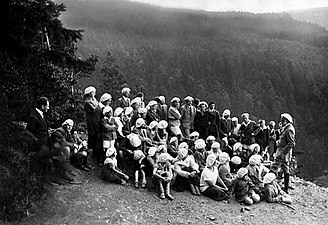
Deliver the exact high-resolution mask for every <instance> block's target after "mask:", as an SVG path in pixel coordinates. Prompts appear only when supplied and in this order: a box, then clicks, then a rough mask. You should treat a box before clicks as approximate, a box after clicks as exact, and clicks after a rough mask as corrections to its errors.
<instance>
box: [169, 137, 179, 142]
mask: <svg viewBox="0 0 328 225" xmlns="http://www.w3.org/2000/svg"><path fill="white" fill-rule="evenodd" d="M175 141H178V138H177V137H171V139H170V143H172V142H175Z"/></svg>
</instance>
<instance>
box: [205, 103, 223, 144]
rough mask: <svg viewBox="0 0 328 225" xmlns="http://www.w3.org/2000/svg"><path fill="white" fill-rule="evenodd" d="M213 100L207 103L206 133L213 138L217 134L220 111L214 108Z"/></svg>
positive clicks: (216, 136)
mask: <svg viewBox="0 0 328 225" xmlns="http://www.w3.org/2000/svg"><path fill="white" fill-rule="evenodd" d="M215 105H216V104H215V102H210V104H209V105H208V135H212V136H214V137H215V139H217V138H218V136H219V126H218V125H219V119H220V113H219V111H218V110H216V109H215Z"/></svg>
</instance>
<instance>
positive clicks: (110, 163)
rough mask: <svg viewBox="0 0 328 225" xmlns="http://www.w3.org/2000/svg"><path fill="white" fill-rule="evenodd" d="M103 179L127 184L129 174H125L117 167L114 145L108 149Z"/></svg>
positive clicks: (102, 174)
mask: <svg viewBox="0 0 328 225" xmlns="http://www.w3.org/2000/svg"><path fill="white" fill-rule="evenodd" d="M101 179H103V180H104V181H106V182H109V183H116V184H122V185H125V184H126V181H127V180H128V179H129V176H128V175H126V174H124V173H123V172H122V171H121V170H120V169H119V168H118V167H117V160H116V149H115V148H114V147H110V148H108V149H107V151H106V159H105V161H104V166H103V167H102V172H101Z"/></svg>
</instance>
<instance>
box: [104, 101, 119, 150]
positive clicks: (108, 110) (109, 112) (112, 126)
mask: <svg viewBox="0 0 328 225" xmlns="http://www.w3.org/2000/svg"><path fill="white" fill-rule="evenodd" d="M103 114H104V117H103V118H102V119H101V127H102V132H101V133H102V140H103V149H104V155H105V153H106V151H107V149H109V148H114V147H115V140H116V138H117V134H116V131H117V127H118V126H117V124H116V120H115V118H114V117H113V109H112V107H110V106H106V107H105V108H104V109H103Z"/></svg>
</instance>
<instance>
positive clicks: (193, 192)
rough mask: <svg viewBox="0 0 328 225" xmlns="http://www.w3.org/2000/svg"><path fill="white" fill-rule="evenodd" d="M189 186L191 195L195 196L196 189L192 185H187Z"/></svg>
mask: <svg viewBox="0 0 328 225" xmlns="http://www.w3.org/2000/svg"><path fill="white" fill-rule="evenodd" d="M189 185H190V192H191V194H193V195H197V192H196V189H195V186H194V185H193V184H189Z"/></svg>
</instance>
